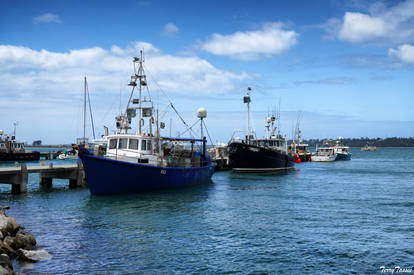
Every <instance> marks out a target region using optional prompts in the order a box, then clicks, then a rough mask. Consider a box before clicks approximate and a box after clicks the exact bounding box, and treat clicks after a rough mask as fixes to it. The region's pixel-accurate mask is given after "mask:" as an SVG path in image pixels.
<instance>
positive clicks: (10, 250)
mask: <svg viewBox="0 0 414 275" xmlns="http://www.w3.org/2000/svg"><path fill="white" fill-rule="evenodd" d="M0 250H2V251H3V252H5V253H6V254H7V255H9V256H11V257H13V256H14V255H15V254H16V251H15V250H14V249H13V248H11V247H10V245H8V244H7V243H4V242H3V244H2V246H1V247H0Z"/></svg>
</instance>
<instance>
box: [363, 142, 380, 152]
mask: <svg viewBox="0 0 414 275" xmlns="http://www.w3.org/2000/svg"><path fill="white" fill-rule="evenodd" d="M360 150H361V151H363V152H373V151H378V148H377V146H374V145H369V144H368V143H367V144H365V146H364V147H361V149H360Z"/></svg>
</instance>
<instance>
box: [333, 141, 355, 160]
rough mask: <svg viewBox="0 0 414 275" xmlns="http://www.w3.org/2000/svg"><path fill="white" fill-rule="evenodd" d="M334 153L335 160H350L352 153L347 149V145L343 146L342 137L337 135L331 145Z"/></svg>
mask: <svg viewBox="0 0 414 275" xmlns="http://www.w3.org/2000/svg"><path fill="white" fill-rule="evenodd" d="M332 148H333V149H334V152H335V154H336V159H335V160H351V156H352V153H351V151H350V150H349V146H345V145H344V144H343V143H342V137H339V138H338V139H337V140H336V141H335V142H334V145H333V146H332Z"/></svg>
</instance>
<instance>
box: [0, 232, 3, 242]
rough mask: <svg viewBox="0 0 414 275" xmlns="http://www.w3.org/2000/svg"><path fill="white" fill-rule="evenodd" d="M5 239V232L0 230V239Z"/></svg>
mask: <svg viewBox="0 0 414 275" xmlns="http://www.w3.org/2000/svg"><path fill="white" fill-rule="evenodd" d="M3 239H4V236H3V233H1V231H0V241H2V240H3Z"/></svg>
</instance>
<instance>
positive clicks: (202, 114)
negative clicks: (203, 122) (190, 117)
mask: <svg viewBox="0 0 414 275" xmlns="http://www.w3.org/2000/svg"><path fill="white" fill-rule="evenodd" d="M197 117H198V118H205V117H207V110H206V108H199V109H198V110H197Z"/></svg>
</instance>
